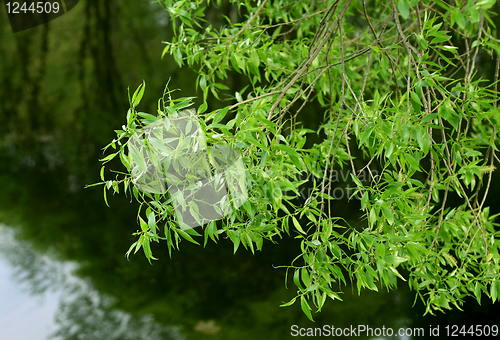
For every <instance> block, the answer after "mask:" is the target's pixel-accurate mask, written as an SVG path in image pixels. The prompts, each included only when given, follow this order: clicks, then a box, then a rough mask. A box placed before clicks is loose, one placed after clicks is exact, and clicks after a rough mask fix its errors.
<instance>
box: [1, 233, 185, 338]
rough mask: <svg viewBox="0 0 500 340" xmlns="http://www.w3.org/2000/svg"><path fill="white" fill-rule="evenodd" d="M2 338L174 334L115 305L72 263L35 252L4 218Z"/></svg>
mask: <svg viewBox="0 0 500 340" xmlns="http://www.w3.org/2000/svg"><path fill="white" fill-rule="evenodd" d="M0 259H1V260H2V261H1V262H0V288H1V292H2V294H1V295H0V339H15V340H24V339H26V340H36V339H40V340H42V339H51V340H59V339H82V340H83V339H85V340H87V339H95V340H98V339H103V340H108V339H111V340H113V339H120V340H129V339H130V340H132V339H134V340H136V339H152V340H160V339H173V340H183V339H184V337H183V336H182V335H181V332H180V327H164V326H160V325H159V324H158V323H156V322H155V320H154V318H153V316H152V315H143V316H140V317H137V316H133V315H131V314H128V313H125V312H123V311H119V310H115V309H111V307H112V305H113V302H114V299H113V298H111V297H109V296H105V295H103V294H101V293H99V292H98V291H97V290H96V289H94V288H93V287H92V284H90V282H88V281H85V280H82V279H79V278H77V277H75V276H73V275H72V274H71V272H72V271H73V270H75V268H76V267H77V265H76V264H74V263H69V262H60V261H56V260H53V259H51V257H50V256H49V255H44V254H40V253H37V252H36V251H35V250H33V249H32V248H31V247H30V245H29V244H28V243H26V242H22V241H19V240H17V239H16V237H15V232H14V230H13V229H11V228H8V227H6V226H5V225H3V224H0Z"/></svg>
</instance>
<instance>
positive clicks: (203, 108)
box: [198, 102, 208, 114]
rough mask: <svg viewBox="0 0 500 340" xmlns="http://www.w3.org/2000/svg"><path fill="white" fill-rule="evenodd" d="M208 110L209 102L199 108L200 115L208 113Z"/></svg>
mask: <svg viewBox="0 0 500 340" xmlns="http://www.w3.org/2000/svg"><path fill="white" fill-rule="evenodd" d="M207 108H208V104H207V102H203V104H201V105H200V107H199V108H198V114H201V113H203V112H205V111H207Z"/></svg>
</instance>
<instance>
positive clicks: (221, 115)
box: [213, 106, 229, 124]
mask: <svg viewBox="0 0 500 340" xmlns="http://www.w3.org/2000/svg"><path fill="white" fill-rule="evenodd" d="M227 111H229V106H226V107H225V108H223V109H219V110H218V111H217V114H216V115H215V117H214V120H213V124H217V123H218V122H220V121H221V120H222V119H224V117H225V116H226V114H227Z"/></svg>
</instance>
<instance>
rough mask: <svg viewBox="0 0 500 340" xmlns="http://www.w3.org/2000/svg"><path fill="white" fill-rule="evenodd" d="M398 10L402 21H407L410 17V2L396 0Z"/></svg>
mask: <svg viewBox="0 0 500 340" xmlns="http://www.w3.org/2000/svg"><path fill="white" fill-rule="evenodd" d="M398 10H399V14H401V16H402V17H403V19H404V20H406V19H408V17H409V16H410V2H409V1H408V0H398Z"/></svg>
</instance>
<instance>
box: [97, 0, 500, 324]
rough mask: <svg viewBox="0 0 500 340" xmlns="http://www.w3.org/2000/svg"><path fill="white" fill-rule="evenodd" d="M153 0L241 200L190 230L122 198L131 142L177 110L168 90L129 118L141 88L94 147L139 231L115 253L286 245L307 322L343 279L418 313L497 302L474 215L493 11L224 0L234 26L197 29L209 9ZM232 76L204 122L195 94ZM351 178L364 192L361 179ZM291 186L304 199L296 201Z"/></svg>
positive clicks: (493, 103) (484, 149)
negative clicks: (401, 292) (239, 161)
mask: <svg viewBox="0 0 500 340" xmlns="http://www.w3.org/2000/svg"><path fill="white" fill-rule="evenodd" d="M159 2H160V3H161V4H162V5H164V7H165V8H166V10H167V11H168V13H169V14H170V16H171V18H172V20H171V22H172V25H173V27H174V33H175V34H174V37H173V38H172V41H170V42H166V47H165V49H164V51H163V55H166V54H171V55H172V56H173V57H174V59H175V61H176V62H177V63H178V64H179V66H182V65H184V64H187V65H188V66H189V67H191V68H193V69H194V70H195V71H196V72H197V74H198V79H197V86H198V88H199V89H200V90H201V92H202V93H203V100H204V102H203V104H202V105H201V106H200V107H199V108H198V114H199V118H200V124H201V126H202V130H203V133H204V137H205V140H206V142H207V145H209V147H210V146H211V147H214V146H221V145H222V146H228V147H231V148H235V149H238V150H240V151H241V153H242V157H243V162H244V164H245V167H246V170H245V176H244V178H242V179H241V180H243V181H245V183H246V186H247V187H248V188H249V189H248V199H247V200H246V202H245V203H244V204H243V205H242V206H241V207H240V208H239V209H234V210H233V211H231V212H230V213H229V214H227V215H226V216H225V217H224V218H222V219H220V221H218V222H215V221H211V222H209V223H208V224H206V225H205V226H204V227H203V230H200V232H202V233H203V235H202V234H200V232H198V231H197V230H195V229H193V228H182V227H181V223H178V221H177V222H176V220H175V218H174V214H173V209H174V207H173V205H172V200H173V198H172V197H171V196H172V195H169V194H168V193H164V194H153V193H147V192H140V191H139V190H137V188H136V186H135V185H134V181H133V176H132V174H131V165H130V155H129V154H128V153H127V148H126V147H127V145H128V144H129V142H130V138H131V136H132V135H133V134H134V133H135V132H136V131H138V130H139V129H141V128H143V127H144V126H146V125H148V124H151V123H154V122H155V121H157V120H160V119H167V120H168V119H169V117H172V116H175V114H177V113H178V112H180V111H181V110H184V109H186V108H189V107H190V106H191V105H192V99H193V98H179V99H172V98H171V94H172V91H170V90H168V88H167V89H166V90H165V93H164V95H163V97H162V98H160V100H159V102H158V111H157V115H151V114H145V113H141V112H138V111H137V110H136V108H137V107H138V105H139V103H140V100H141V97H142V95H143V93H144V89H145V84H142V85H141V86H139V88H138V89H137V90H136V91H135V93H134V94H133V96H132V98H131V99H130V100H129V101H130V109H129V111H128V113H127V125H126V126H125V125H124V126H123V129H122V130H118V131H116V132H117V138H116V139H115V140H113V141H112V142H111V143H110V144H109V145H108V147H111V148H113V149H115V150H116V151H115V152H114V153H112V154H110V155H108V156H106V157H105V158H103V159H102V160H101V161H103V162H104V163H106V162H109V161H110V160H111V159H113V158H114V157H116V156H119V157H120V160H121V162H122V163H123V165H124V166H125V168H126V170H127V171H126V172H124V173H122V174H119V175H118V176H117V178H116V179H115V180H107V181H105V179H104V167H103V169H102V171H101V177H102V180H103V182H102V183H100V184H104V185H105V189H104V193H105V195H106V191H107V190H113V191H114V192H119V190H120V187H123V191H124V192H126V193H130V194H131V195H133V197H135V198H136V199H137V200H138V201H139V202H140V203H141V209H140V210H139V214H138V219H139V222H140V226H141V230H140V231H138V232H137V233H136V235H137V236H138V240H137V241H136V242H135V243H134V244H133V245H132V246H131V247H130V249H129V251H128V252H127V256H128V255H129V254H130V253H131V252H132V251H133V252H134V253H135V252H137V251H138V250H139V249H141V248H142V249H143V250H144V253H145V255H146V257H147V258H148V259H149V260H151V259H154V257H153V255H152V252H151V248H150V243H151V242H152V241H154V242H159V241H160V240H164V241H166V243H167V246H168V248H169V251H171V249H172V248H178V247H179V242H180V241H181V240H182V239H185V240H187V241H189V242H193V243H198V241H197V237H202V238H203V242H204V243H205V244H206V242H207V241H208V239H209V238H210V239H211V240H213V241H214V242H217V240H218V238H219V237H220V236H221V235H222V236H225V237H226V236H227V237H228V238H230V239H231V241H232V242H233V243H234V251H235V252H236V250H237V249H238V248H239V247H240V245H243V246H244V247H245V248H247V249H250V250H251V251H252V252H254V251H255V250H256V249H257V250H259V249H261V248H262V246H263V241H264V240H270V241H273V242H274V241H275V240H276V239H277V238H280V237H283V235H284V234H287V235H293V236H295V237H297V238H300V239H301V240H302V242H301V248H300V254H299V256H297V258H296V259H295V261H294V262H293V263H292V264H291V265H290V266H289V267H288V272H289V274H290V275H291V276H292V278H293V282H294V283H295V285H296V286H297V288H298V295H297V296H296V297H295V298H294V299H293V300H291V301H290V302H288V303H285V304H283V306H287V305H291V304H293V303H294V302H295V301H296V300H297V299H299V300H300V304H301V307H302V310H303V311H304V313H305V314H306V315H307V316H308V317H309V318H310V319H313V314H312V312H313V310H314V311H321V308H322V307H323V305H324V303H325V301H326V300H327V299H328V298H330V299H333V300H341V298H340V294H341V293H342V289H343V288H342V287H343V286H346V285H347V284H348V281H352V282H353V283H355V284H356V286H357V288H358V290H359V292H360V291H361V290H362V289H365V288H367V289H370V290H376V291H377V290H378V289H380V288H381V287H385V288H387V289H391V288H394V287H396V285H397V282H398V279H400V280H403V281H406V282H407V283H408V285H409V286H410V287H411V288H412V289H413V290H415V291H416V293H417V297H418V298H420V299H421V300H422V301H423V302H424V303H425V304H426V306H427V312H429V313H433V312H434V311H436V310H443V309H450V308H452V306H455V307H457V308H460V305H461V304H462V302H463V299H464V298H465V297H467V296H475V297H476V299H477V301H478V302H479V303H480V302H481V295H482V294H485V295H486V296H488V298H490V299H492V300H493V301H495V300H497V299H498V290H499V289H500V281H499V269H500V255H499V253H498V247H499V238H498V231H497V230H496V229H495V226H497V224H496V223H494V221H495V217H496V215H491V214H490V209H489V207H487V206H486V204H485V203H486V199H487V196H488V194H489V188H490V186H491V183H492V180H493V173H494V171H495V169H496V167H495V162H496V161H498V157H497V155H496V152H497V151H498V145H497V138H498V130H499V129H498V125H499V122H500V113H499V110H498V108H497V94H498V92H497V81H498V71H499V65H500V61H499V60H500V59H499V57H498V53H499V52H500V50H499V48H500V46H499V44H498V39H496V38H495V37H494V36H493V33H492V29H493V32H494V23H493V21H492V19H491V16H492V14H493V12H491V11H490V8H491V7H492V5H493V4H494V1H490V0H483V1H478V2H476V3H474V2H473V1H468V2H467V1H457V6H450V5H448V4H446V3H444V2H442V1H439V0H437V1H430V0H427V1H414V0H411V1H409V0H399V1H397V2H395V1H390V2H388V3H382V2H374V3H373V2H372V3H370V4H368V3H367V2H366V1H363V2H353V1H350V0H344V1H331V0H330V1H292V2H288V1H281V0H261V1H259V2H258V3H257V5H255V4H254V3H253V2H251V1H238V2H236V1H231V3H232V4H233V6H235V8H236V6H237V9H238V13H239V16H237V18H239V19H241V22H238V20H234V18H232V19H230V18H228V17H225V19H226V21H227V24H224V25H221V26H220V27H215V26H213V25H212V24H211V23H210V22H208V21H206V20H205V19H204V18H205V13H207V12H208V13H213V12H210V11H211V10H213V8H214V6H215V7H217V6H221V2H220V1H216V2H215V3H214V2H213V1H207V2H205V1H201V0H196V1H171V0H160V1H159ZM489 56H491V57H492V58H495V59H496V66H495V67H494V72H490V73H489V74H486V72H485V69H483V68H482V66H481V64H480V63H478V60H485V58H487V57H489ZM235 72H236V73H239V74H241V75H242V76H244V77H245V78H247V79H248V82H249V83H248V86H245V87H243V88H240V89H239V90H238V91H236V92H235V93H234V94H229V95H230V96H231V98H230V100H231V101H232V104H231V105H228V106H225V107H224V108H221V109H217V110H214V111H212V112H208V98H209V96H214V97H215V98H216V99H220V98H221V94H224V95H228V90H229V87H228V86H227V85H226V83H227V82H228V81H229V80H230V79H231V77H233V75H234V74H235ZM481 74H486V75H487V76H488V77H491V79H489V78H488V79H487V78H486V77H484V76H481ZM313 103H314V104H315V105H319V107H321V109H322V110H323V112H324V121H323V123H322V125H321V127H320V128H319V130H318V135H320V136H324V137H325V138H324V140H323V141H321V142H320V143H317V144H314V145H313V146H311V147H307V146H306V138H307V137H308V136H309V135H310V134H312V133H314V132H315V131H312V130H309V129H307V128H305V127H304V125H303V124H302V123H301V120H302V121H305V120H307V119H308V115H310V112H308V110H310V109H311V105H312V104H313ZM144 162H145V163H147V162H148V160H146V159H145V160H144ZM145 165H151V164H145ZM212 165H213V164H212ZM338 168H341V169H346V170H347V169H349V171H350V173H351V178H352V181H353V183H354V185H355V190H354V191H353V192H351V196H357V197H359V198H360V201H361V212H362V214H363V216H364V218H363V219H362V221H361V223H359V225H356V226H351V225H350V224H349V223H348V221H346V220H344V219H343V218H342V217H340V216H336V214H335V212H334V211H333V210H332V206H333V203H334V202H333V201H334V200H335V196H334V195H333V191H334V189H335V187H334V186H333V181H332V174H333V170H334V169H338ZM366 171H368V172H369V173H370V174H371V178H372V179H373V180H372V181H371V182H370V183H368V184H366V183H363V181H362V180H360V176H361V174H362V173H363V172H366ZM374 173H377V174H378V175H377V176H374V175H373V174H374ZM305 185H309V186H310V187H311V188H310V189H311V190H309V194H308V196H307V197H303V198H304V200H305V201H301V199H300V198H301V197H300V193H299V188H300V187H301V186H305ZM105 197H106V196H105ZM194 205H195V206H196V203H194ZM195 206H190V207H189V209H193V210H196V209H197V208H196V207H195ZM143 210H145V211H144V212H143ZM142 216H144V217H142ZM313 308H314V309H313Z"/></svg>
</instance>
